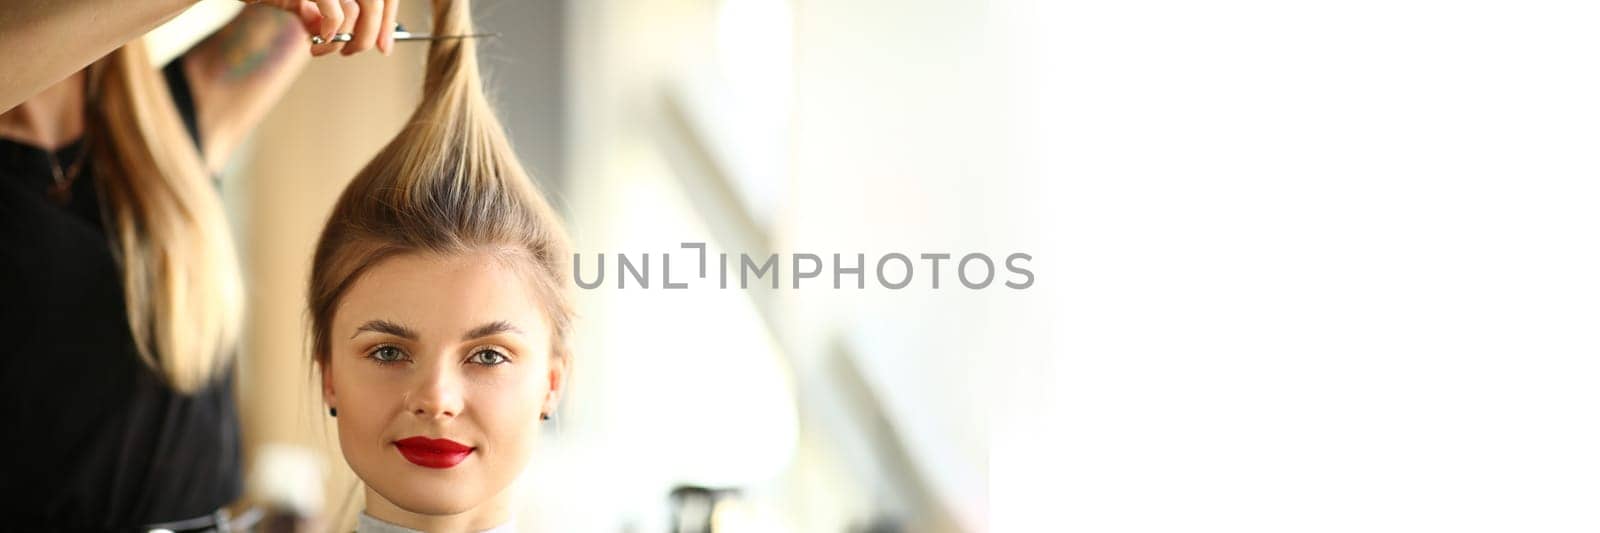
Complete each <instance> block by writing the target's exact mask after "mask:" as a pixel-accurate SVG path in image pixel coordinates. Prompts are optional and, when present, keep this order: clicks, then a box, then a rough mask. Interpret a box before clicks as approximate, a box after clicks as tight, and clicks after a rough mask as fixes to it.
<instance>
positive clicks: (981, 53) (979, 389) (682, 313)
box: [158, 0, 1051, 533]
mask: <svg viewBox="0 0 1600 533" xmlns="http://www.w3.org/2000/svg"><path fill="white" fill-rule="evenodd" d="M235 4H236V2H232V1H231V0H207V1H206V2H202V4H201V5H200V6H199V7H197V8H196V9H195V10H194V11H192V12H191V13H190V14H189V15H186V16H185V18H184V19H180V20H177V21H174V22H173V23H171V24H169V26H168V27H167V28H166V29H164V30H163V34H164V35H168V36H170V35H175V34H176V35H194V33H195V31H196V29H197V28H202V29H203V28H205V27H206V25H207V24H214V23H216V22H214V21H216V20H225V17H226V14H227V12H228V10H230V9H236V5H235ZM474 9H475V15H476V20H477V21H478V24H479V26H480V27H481V28H483V29H485V30H487V31H495V32H500V34H501V35H500V36H499V37H498V38H495V39H489V40H485V41H483V42H482V43H481V44H480V56H481V60H482V61H483V65H484V68H485V71H486V74H487V76H488V77H489V80H488V86H489V87H490V88H491V91H492V93H493V94H492V98H493V99H494V100H495V101H496V102H497V103H498V109H499V112H500V116H501V119H502V120H503V121H504V123H505V125H506V126H507V128H508V129H509V130H510V135H511V138H512V140H513V142H514V144H515V146H516V148H517V150H518V152H519V154H520V156H521V157H522V159H523V161H524V163H525V164H526V165H527V166H528V167H529V168H530V169H531V170H532V171H533V173H534V175H535V176H536V180H538V182H539V185H540V186H541V187H543V189H544V191H545V193H546V195H547V196H548V197H550V198H551V199H552V201H553V202H554V203H555V204H556V206H557V207H558V208H559V209H560V210H561V211H562V212H563V213H564V214H565V216H566V218H567V220H568V222H569V224H570V228H571V231H572V234H573V238H574V241H575V244H576V247H577V251H578V253H579V254H581V255H582V256H583V258H584V260H586V261H587V260H590V259H592V258H594V257H595V256H596V255H597V254H601V253H604V254H606V255H608V256H612V257H611V258H608V259H611V260H613V261H614V257H615V255H616V254H623V255H629V256H639V255H643V254H650V255H657V256H658V257H657V258H656V259H655V260H656V261H659V260H660V258H659V254H663V253H667V252H675V253H674V254H673V255H675V256H677V257H676V258H677V259H678V260H679V261H680V264H682V265H684V266H680V267H679V268H684V269H687V268H692V266H689V265H692V262H688V261H686V259H688V258H691V257H693V255H694V252H692V251H688V250H683V249H681V248H680V244H681V243H684V242H704V243H706V244H707V250H706V251H707V253H708V254H711V255H712V256H713V257H714V256H715V254H718V253H728V254H730V256H737V254H740V253H745V254H748V255H751V256H753V257H757V258H760V257H765V256H766V255H767V254H769V253H777V254H780V258H785V259H786V258H787V257H789V255H790V254H794V253H814V254H817V255H820V256H823V257H824V258H827V257H830V255H831V254H834V253H838V254H843V256H844V257H845V258H846V262H847V263H854V262H853V261H850V259H852V258H853V257H854V255H855V254H857V253H862V254H865V256H866V257H867V258H868V259H867V260H868V261H869V262H870V261H874V260H875V259H876V258H877V257H881V256H882V255H884V254H888V253H895V252H898V253H904V254H907V255H910V256H912V257H916V254H920V253H950V254H953V255H955V256H957V257H959V256H960V255H962V254H965V253H972V252H980V253H985V254H988V255H990V256H992V257H1004V256H1005V255H1007V254H1010V253H1014V252H1024V253H1031V254H1033V255H1034V256H1035V257H1034V260H1033V262H1032V263H1031V264H1030V265H1029V266H1031V267H1032V269H1033V271H1034V272H1035V274H1036V275H1037V282H1036V284H1035V286H1034V287H1033V288H1031V289H1029V290H1020V291H1019V290H1012V289H1006V288H1003V287H998V284H997V285H996V286H993V287H990V288H988V289H986V290H969V289H966V288H964V287H962V286H961V285H960V284H958V283H956V279H955V278H954V275H953V273H951V272H948V271H946V272H944V273H943V279H942V280H941V285H940V288H939V289H932V288H930V287H929V286H928V285H927V283H926V282H925V281H924V278H920V277H919V278H918V281H917V282H915V283H912V284H911V285H910V286H909V287H907V288H905V289H900V290H892V289H888V288H884V287H882V286H880V285H877V284H875V283H873V282H872V280H871V278H869V280H868V283H867V287H866V288H865V289H856V288H854V286H853V284H851V283H845V284H844V288H842V289H832V288H831V286H830V285H829V284H828V283H827V282H826V280H827V278H828V277H829V276H828V274H829V273H830V272H829V271H828V270H824V275H823V276H822V277H819V278H817V280H814V281H817V283H811V284H810V285H809V286H808V287H806V288H801V289H790V288H788V287H787V286H785V288H783V289H779V290H761V289H758V288H751V289H749V290H735V289H717V288H715V285H714V284H712V283H700V284H691V286H690V288H689V289H686V290H672V291H667V290H658V289H657V288H655V287H652V288H651V289H648V290H638V289H617V288H615V285H614V284H610V283H608V284H605V285H602V286H601V287H599V288H596V289H592V290H579V291H578V296H579V301H578V309H579V313H580V316H579V319H578V322H577V324H576V333H577V336H576V338H575V340H574V346H573V348H574V350H573V351H574V353H575V361H576V366H575V370H574V371H575V373H574V376H573V382H572V384H571V386H570V388H569V389H568V392H567V394H566V396H565V398H564V400H563V401H562V402H561V407H560V411H559V412H558V413H557V414H556V416H555V419H554V420H553V421H551V422H549V423H548V425H547V432H546V434H545V440H544V442H543V444H542V449H541V451H540V453H539V454H538V456H537V457H536V459H535V460H534V464H533V465H531V466H530V468H529V469H528V471H527V472H526V474H525V475H524V476H523V479H522V481H521V483H520V485H521V488H522V489H523V490H522V496H520V498H521V504H520V505H519V509H520V510H519V524H520V525H521V527H522V528H524V530H527V531H612V532H665V531H673V532H676V531H684V532H709V531H716V532H724V531H726V532H751V531H761V532H801V531H804V532H810V531H841V532H885V533H887V532H899V531H931V532H946V531H949V532H954V531H987V530H989V521H988V517H989V514H990V503H991V494H990V486H989V468H990V454H991V443H990V440H989V439H990V435H991V432H992V431H993V430H994V429H995V428H994V427H992V424H994V423H1007V421H1009V420H1012V419H1013V418H1014V416H1013V415H1012V414H1009V413H1012V411H1011V410H1009V409H1007V408H1006V406H1011V405H1019V404H1026V400H1028V399H1029V398H1027V397H1025V396H1023V395H1024V392H1020V391H1025V390H1030V389H1026V388H1023V389H1018V388H1015V387H1012V386H1009V385H1008V384H1013V383H1018V382H1023V383H1033V384H1035V385H1037V384H1038V383H1040V381H1039V380H1040V379H1043V378H1040V377H1038V376H1037V375H1031V374H1030V373H1029V372H1027V371H1023V370H1019V369H1021V368H1024V366H1022V365H1017V364H1014V363H1016V362H1017V361H1019V360H1021V359H1024V358H1029V357H1036V356H1037V354H1036V352H1038V351H1039V350H1041V349H1042V347H1043V345H1042V343H1043V342H1045V341H1043V340H1041V339H1040V335H1041V334H1040V333H1039V332H1040V331H1044V330H1046V329H1047V328H1045V326H1044V322H1045V320H1044V318H1043V317H1044V316H1045V315H1046V314H1047V313H1046V309H1045V308H1046V306H1047V303H1048V299H1047V298H1046V297H1045V296H1044V294H1047V291H1048V290H1049V286H1050V282H1051V280H1050V273H1048V272H1047V271H1046V268H1045V267H1046V264H1045V261H1047V259H1046V257H1045V256H1044V255H1045V252H1046V251H1045V250H1044V249H1043V240H1044V236H1045V233H1046V231H1047V230H1046V229H1045V228H1043V227H1041V226H1040V224H1039V220H1038V215H1039V214H1040V213H1041V212H1042V211H1043V209H1042V207H1043V205H1044V202H1045V200H1044V196H1045V195H1044V194H1042V192H1043V191H1041V190H1038V189H1037V188H1035V186H1034V185H1035V184H1031V183H1027V182H1024V181H1023V180H1022V179H1020V178H1017V177H1015V176H1016V174H1014V173H1013V172H1012V171H1013V170H1015V169H1016V168H1017V166H1018V165H1022V164H1025V163H1026V161H1027V157H1028V153H1027V151H1028V149H1027V147H1026V146H1019V145H1016V144H1013V143H1011V142H1009V141H1008V139H1009V138H1010V135H1008V133H1010V132H1012V131H1013V129H1012V128H1010V127H1008V125H1007V124H1006V122H1007V121H1008V120H1009V119H1010V118H1013V117H1015V116H1017V115H1018V114H1019V113H1020V112H1023V111H1026V107H1025V104H1023V103H1021V102H1024V101H1027V100H1026V98H1020V97H1019V94H1017V90H1018V89H1019V88H1020V87H1024V85H1023V84H1022V83H1020V81H1019V80H1020V78H1018V77H1017V76H1018V75H1019V70H1021V69H1019V68H1018V67H1017V66H1016V65H1014V64H1012V63H1010V62H1008V61H1002V60H1000V52H1002V51H1003V50H1002V49H1005V48H1007V47H1016V46H1025V43H1022V44H1018V43H1017V42H1015V38H1014V36H1012V35H1010V34H1009V33H1008V32H1007V31H1005V29H1004V28H1002V27H999V26H998V25H999V24H1002V23H1007V24H1009V22H1005V21H1007V20H1011V19H1018V18H1026V17H1018V16H1017V15H1016V14H1015V13H1012V14H1009V15H1007V14H1004V13H998V12H997V10H998V9H999V8H998V7H997V4H995V3H986V2H978V1H950V2H912V1H900V0H885V1H874V2H847V1H843V0H637V1H628V2H622V1H611V0H586V1H582V2H578V1H560V0H478V1H475V2H474ZM997 13H998V14H997ZM401 15H402V16H401V20H402V22H404V23H405V24H406V25H407V26H409V27H411V28H412V29H424V28H427V27H428V22H427V16H426V5H425V2H423V1H419V0H408V1H406V2H405V3H404V4H402V12H401ZM208 17H209V18H208ZM172 28H178V31H172ZM158 38H160V37H158ZM173 41H174V43H173V44H169V45H167V48H168V49H172V50H176V49H181V47H182V46H183V45H182V43H181V41H182V38H181V37H180V38H176V39H173ZM424 46H425V45H422V44H414V43H413V44H399V45H398V48H399V50H398V51H397V53H395V54H394V55H393V56H392V57H382V56H380V55H378V54H360V55H358V56H356V57H351V58H343V57H334V56H330V57H329V58H324V59H318V60H314V61H312V64H311V66H310V67H309V68H308V70H307V71H306V73H305V74H304V75H303V76H302V77H301V78H300V79H299V80H298V81H297V82H296V84H295V85H294V87H293V88H292V89H291V90H290V92H289V93H288V95H287V96H286V97H285V98H284V100H283V101H282V102H281V103H280V104H279V105H278V106H277V107H276V108H275V109H274V110H273V112H272V114H271V115H270V117H269V118H268V120H267V121H266V123H265V124H264V125H263V126H262V127H261V128H260V129H259V130H258V131H257V132H256V133H255V135H254V136H253V138H252V140H251V141H250V143H249V145H248V147H246V148H245V149H244V150H242V151H241V155H239V156H238V157H236V158H235V159H234V161H233V164H232V167H231V168H230V169H229V171H228V173H227V175H226V178H225V187H224V190H225V195H226V197H227V203H228V206H229V209H230V213H231V216H232V217H233V219H234V222H235V228H236V230H237V236H238V242H239V243H240V246H239V248H240V253H241V254H242V255H243V261H242V263H243V264H244V265H245V268H246V286H247V287H248V289H249V290H250V296H251V304H250V310H249V323H248V333H247V337H246V350H245V356H244V357H245V359H244V364H242V365H241V367H240V373H241V375H240V377H241V381H240V383H241V392H240V394H241V395H242V396H241V402H240V405H241V410H242V416H243V421H244V424H245V437H246V439H247V442H248V448H247V450H248V451H247V457H246V460H247V464H248V465H249V474H250V477H251V480H252V481H251V486H250V492H251V495H252V497H253V498H256V499H258V500H283V499H284V497H283V496H279V495H281V494H293V495H294V496H293V497H291V498H289V499H290V500H293V501H292V502H291V503H290V504H292V505H294V506H297V507H298V508H301V509H303V511H304V512H306V513H308V514H311V515H316V516H320V517H322V519H323V521H324V525H325V526H326V527H329V528H331V529H335V530H340V531H349V530H350V529H351V528H352V527H353V523H354V516H355V513H356V512H357V511H358V510H360V509H361V502H360V498H361V496H360V491H359V490H358V486H357V482H356V480H355V478H354V477H353V475H352V474H351V473H350V472H349V470H348V468H347V467H345V466H344V461H343V458H342V457H341V456H340V455H339V452H338V449H337V440H336V437H335V435H334V429H333V426H332V424H331V422H330V420H328V418H327V417H325V416H323V414H322V408H321V407H322V406H321V404H320V399H319V398H318V396H317V395H316V394H314V392H313V391H314V390H315V388H314V386H313V381H312V379H311V378H312V374H311V368H310V366H309V364H308V358H307V356H306V350H305V343H306V333H305V316H306V315H305V311H304V309H305V302H304V299H303V293H304V284H305V282H306V279H307V276H308V271H309V265H310V257H311V252H312V245H313V242H314V240H315V238H316V236H317V233H318V231H319V230H320V228H321V225H322V222H323V221H324V220H325V218H326V216H327V214H328V210H329V209H330V207H331V205H332V203H333V201H334V199H335V197H336V196H337V194H338V193H339V191H340V190H342V188H343V187H344V185H345V183H346V182H347V180H349V178H350V177H352V176H353V175H354V174H355V172H356V171H357V169H358V168H359V167H360V166H362V165H363V164H364V163H365V162H366V161H367V160H368V159H369V158H370V157H371V156H372V155H373V154H375V153H376V151H377V149H378V148H379V147H380V146H382V145H383V144H384V143H385V142H387V141H388V139H389V138H391V137H392V136H393V134H394V133H395V132H396V131H398V129H399V126H400V124H401V122H402V121H403V120H404V119H405V118H406V116H407V115H408V114H409V113H410V111H411V109H412V108H413V106H414V105H415V102H416V98H417V96H418V94H419V92H420V87H421V72H422V63H423V52H424V48H423V47H424ZM328 117H336V122H334V123H332V124H329V123H328ZM308 132H311V134H308ZM329 145H332V146H334V147H335V148H336V149H334V150H330V149H328V147H329ZM827 264H828V265H831V264H832V263H831V262H830V263H827ZM608 268H614V267H608ZM871 272H872V270H871V268H870V266H869V268H868V269H867V275H868V276H870V275H871ZM1002 273H1004V272H1003V271H1002ZM921 274H922V273H920V272H919V276H920V275H921ZM613 275H614V273H613ZM653 275H654V274H653ZM787 279H788V278H787V277H786V278H785V285H787ZM847 279H848V278H847ZM810 287H816V288H810ZM1035 388H1037V387H1035Z"/></svg>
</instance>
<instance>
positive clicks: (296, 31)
mask: <svg viewBox="0 0 1600 533" xmlns="http://www.w3.org/2000/svg"><path fill="white" fill-rule="evenodd" d="M262 3H263V4H275V5H276V7H269V6H267V5H253V6H249V7H246V8H245V9H244V10H242V11H240V12H239V15H238V16H237V17H235V18H234V19H233V20H232V21H231V22H229V23H228V24H227V25H226V26H223V27H222V29H220V30H217V32H216V33H215V34H212V35H211V36H210V37H207V38H206V39H205V40H204V41H201V42H200V43H199V44H197V45H195V47H194V48H193V49H191V50H189V52H188V54H187V55H186V56H187V60H186V61H184V69H185V74H186V75H187V76H188V78H189V85H190V86H191V87H193V88H194V94H195V107H196V108H197V109H198V110H199V111H200V117H199V122H200V137H201V146H203V147H204V149H205V153H204V154H201V155H202V156H203V158H204V159H205V164H206V167H207V169H208V170H211V171H213V172H216V171H218V170H220V169H221V168H222V166H223V165H224V164H226V162H227V161H228V157H229V156H230V155H231V154H232V153H233V151H234V149H235V148H237V147H238V146H239V144H240V143H242V142H244V138H245V136H246V135H248V134H249V133H250V131H251V130H253V129H255V127H256V125H257V124H259V123H260V122H261V120H262V119H263V118H265V117H266V114H267V111H268V110H270V109H271V108H272V106H273V105H274V104H276V103H277V102H278V99H279V98H280V97H282V96H283V93H284V91H286V90H288V88H289V85H290V84H291V83H293V82H294V79H295V78H296V77H298V76H299V75H300V72H301V70H303V69H304V68H305V66H306V63H307V62H308V61H309V60H310V58H311V56H312V55H327V54H331V53H334V52H339V53H342V54H344V55H350V54H354V53H358V52H361V51H364V50H367V49H370V48H374V47H376V48H378V49H380V50H383V51H385V52H387V51H388V49H389V46H391V45H392V43H390V42H388V41H387V38H388V37H389V36H390V34H392V33H393V28H394V17H395V8H396V7H397V6H398V5H399V1H398V0H389V1H387V2H383V1H379V0H360V2H359V3H358V2H332V1H322V0H319V1H318V2H311V1H309V0H307V1H300V2H298V7H299V9H300V13H299V14H298V16H296V15H291V14H290V11H288V10H291V9H294V7H295V6H294V4H295V3H296V2H295V1H289V2H285V1H284V0H272V1H269V2H262ZM330 4H331V5H337V6H339V7H340V8H342V10H343V12H342V13H340V15H338V18H339V19H340V20H341V22H342V24H341V25H334V26H331V27H332V28H334V29H337V30H340V31H349V32H351V33H353V34H355V39H354V40H353V41H352V42H350V43H337V42H330V43H325V44H322V45H318V46H312V45H310V44H308V39H309V38H310V33H308V29H315V28H317V27H318V26H317V25H316V24H314V23H313V22H312V21H316V22H322V21H323V20H325V19H324V18H323V17H321V16H320V15H319V14H318V13H317V11H318V9H319V8H323V7H325V6H327V5H330ZM329 9H331V8H329ZM385 28H387V29H385ZM330 35H331V33H330ZM308 49H309V50H310V52H311V53H310V54H307V53H306V51H307V50H308Z"/></svg>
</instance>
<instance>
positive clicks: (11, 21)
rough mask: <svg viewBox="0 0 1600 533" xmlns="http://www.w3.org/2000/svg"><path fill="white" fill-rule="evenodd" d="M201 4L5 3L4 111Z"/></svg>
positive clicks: (189, 0) (0, 106)
mask: <svg viewBox="0 0 1600 533" xmlns="http://www.w3.org/2000/svg"><path fill="white" fill-rule="evenodd" d="M196 1H197V0H142V1H130V0H0V58H4V59H0V111H5V110H10V109H11V108H13V107H16V106H17V104H20V103H22V102H23V101H24V100H27V99H29V98H32V97H33V95H35V94H39V91H42V90H44V89H45V88H46V87H49V86H51V85H54V84H55V83H56V82H59V81H61V80H63V79H66V77H67V76H68V75H70V74H72V73H74V72H77V71H78V70H80V69H82V68H83V67H86V66H88V65H89V63H93V62H94V60H96V59H100V58H101V57H103V56H105V55H106V54H108V53H111V51H112V50H116V49H117V47H120V46H122V45H123V43H126V42H128V41H130V40H133V38H135V37H138V36H141V35H144V34H145V32H148V31H150V30H151V29H153V28H155V27H156V26H159V25H161V23H162V22H166V21H167V20H168V19H171V18H172V17H174V16H176V15H177V14H179V13H182V12H183V10H184V9H187V8H188V7H189V6H190V5H193V4H194V3H195V2H196Z"/></svg>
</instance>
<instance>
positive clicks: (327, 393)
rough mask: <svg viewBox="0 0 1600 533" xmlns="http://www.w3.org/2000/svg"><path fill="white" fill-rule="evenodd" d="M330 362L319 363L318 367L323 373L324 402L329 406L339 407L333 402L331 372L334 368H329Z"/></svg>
mask: <svg viewBox="0 0 1600 533" xmlns="http://www.w3.org/2000/svg"><path fill="white" fill-rule="evenodd" d="M328 363H329V361H322V362H319V363H317V369H318V370H320V371H321V372H320V373H321V374H322V403H323V404H326V405H327V406H328V407H338V405H335V404H334V403H333V400H334V398H333V374H332V373H331V372H332V370H330V369H329V368H328Z"/></svg>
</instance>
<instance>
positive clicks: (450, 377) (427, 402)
mask: <svg viewBox="0 0 1600 533" xmlns="http://www.w3.org/2000/svg"><path fill="white" fill-rule="evenodd" d="M461 387H462V383H461V376H460V375H459V373H458V372H455V371H454V370H453V369H450V368H436V369H433V370H432V371H430V372H428V373H427V374H426V375H424V376H423V377H422V379H421V380H419V382H418V384H417V386H416V388H415V389H414V390H412V392H411V395H410V396H411V397H410V400H409V402H408V403H409V404H410V405H408V406H407V407H409V408H410V409H411V414H413V415H416V416H418V417H422V418H428V419H432V418H450V417H454V416H456V415H458V414H460V413H461V408H462V404H463V400H462V395H461Z"/></svg>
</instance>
